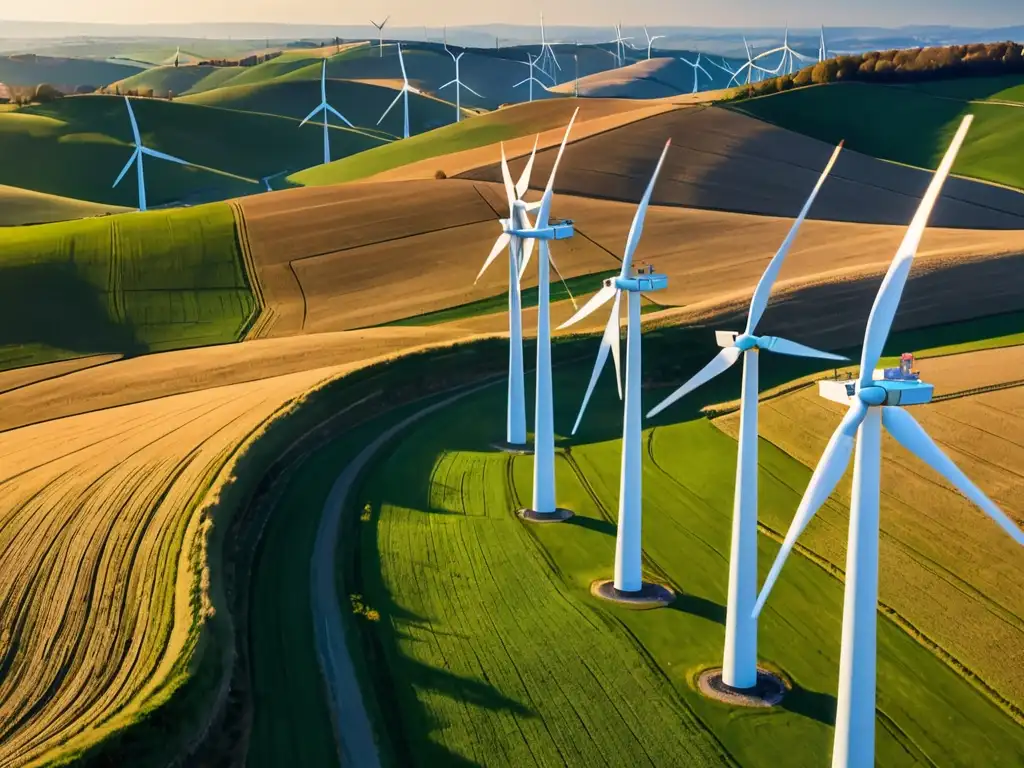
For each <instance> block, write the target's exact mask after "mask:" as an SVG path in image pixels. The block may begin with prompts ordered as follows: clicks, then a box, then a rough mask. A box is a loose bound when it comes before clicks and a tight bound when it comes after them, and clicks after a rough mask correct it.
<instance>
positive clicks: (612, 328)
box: [572, 289, 622, 435]
mask: <svg viewBox="0 0 1024 768" xmlns="http://www.w3.org/2000/svg"><path fill="white" fill-rule="evenodd" d="M612 290H613V291H614V289H612ZM615 294H616V295H615V303H614V304H612V313H611V316H610V317H609V318H608V323H607V324H606V325H605V327H604V335H603V336H602V337H601V346H600V347H598V350H597V360H596V361H594V372H593V373H591V374H590V383H589V384H587V393H586V394H585V395H584V396H583V402H582V403H581V404H580V412H579V414H578V415H577V416H576V423H575V424H573V427H572V434H574V435H575V434H576V431H577V430H578V429H579V428H580V422H581V421H583V414H584V412H585V411H586V410H587V404H588V403H589V402H590V396H591V395H592V394H594V387H595V386H597V379H598V377H599V376H600V375H601V369H603V368H604V364H605V363H606V362H608V354H609V353H611V354H612V355H613V356H614V358H615V379H616V381H617V382H620V383H619V397H620V398H621V397H622V384H621V378H622V377H621V376H620V374H619V349H618V347H619V298H620V296H621V294H620V293H619V292H618V291H615Z"/></svg>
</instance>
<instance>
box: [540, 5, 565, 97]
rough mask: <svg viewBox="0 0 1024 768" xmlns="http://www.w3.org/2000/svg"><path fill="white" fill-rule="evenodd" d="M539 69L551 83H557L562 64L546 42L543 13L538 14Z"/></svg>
mask: <svg viewBox="0 0 1024 768" xmlns="http://www.w3.org/2000/svg"><path fill="white" fill-rule="evenodd" d="M538 61H540V66H539V67H538V69H540V71H541V72H543V73H544V74H545V75H547V76H548V79H549V80H551V84H552V85H558V72H560V71H561V69H562V65H561V64H559V63H558V57H557V56H555V51H554V49H553V48H552V47H551V44H550V43H548V38H547V33H546V32H545V30H544V14H543V13H542V14H541V15H540V56H539V57H538Z"/></svg>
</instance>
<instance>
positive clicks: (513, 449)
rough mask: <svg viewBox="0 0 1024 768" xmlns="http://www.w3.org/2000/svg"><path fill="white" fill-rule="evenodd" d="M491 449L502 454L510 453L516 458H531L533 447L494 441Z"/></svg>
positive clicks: (505, 441) (527, 444)
mask: <svg viewBox="0 0 1024 768" xmlns="http://www.w3.org/2000/svg"><path fill="white" fill-rule="evenodd" d="M491 448H493V449H494V450H496V451H501V452H503V453H511V454H514V455H516V456H532V455H533V445H532V444H531V443H518V444H517V443H510V442H508V441H507V440H495V441H494V442H493V443H491Z"/></svg>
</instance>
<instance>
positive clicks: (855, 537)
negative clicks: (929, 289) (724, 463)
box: [754, 116, 1024, 768]
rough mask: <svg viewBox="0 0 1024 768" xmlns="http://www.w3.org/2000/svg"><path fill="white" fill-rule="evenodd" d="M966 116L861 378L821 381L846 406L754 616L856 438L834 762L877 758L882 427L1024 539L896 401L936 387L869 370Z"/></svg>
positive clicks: (873, 318)
mask: <svg viewBox="0 0 1024 768" xmlns="http://www.w3.org/2000/svg"><path fill="white" fill-rule="evenodd" d="M971 120H972V117H971V116H967V117H965V118H964V120H963V122H962V123H961V124H960V129H959V130H958V131H957V133H956V136H955V137H954V138H953V143H952V144H951V145H950V147H949V150H948V151H947V152H946V156H945V158H944V159H943V161H942V164H941V165H940V166H939V169H938V171H936V173H935V176H934V178H933V179H932V181H931V184H930V185H929V186H928V191H927V192H926V193H925V196H924V198H923V199H922V201H921V204H920V207H919V208H918V209H917V213H916V214H915V216H914V219H913V221H912V222H911V223H910V227H909V229H908V230H907V233H906V235H905V236H904V238H903V242H902V244H901V245H900V247H899V250H898V251H897V252H896V256H895V258H894V259H893V261H892V264H890V265H889V270H888V272H887V273H886V275H885V278H884V279H883V280H882V285H881V287H880V288H879V289H878V295H877V296H875V302H874V304H873V305H872V307H871V314H870V315H869V316H868V323H867V329H866V331H865V334H864V347H863V350H862V352H861V359H860V377H859V379H858V380H857V382H856V383H853V382H850V383H847V382H845V381H826V382H821V383H820V384H819V387H820V394H821V395H822V396H824V397H827V398H828V399H831V400H835V401H837V402H842V403H843V404H844V405H848V406H849V410H848V411H847V412H846V415H845V416H844V417H843V420H842V422H841V423H840V424H839V427H838V429H836V431H835V432H834V433H833V435H832V438H831V440H829V442H828V445H827V446H826V447H825V451H824V453H823V454H822V456H821V459H820V460H819V461H818V466H817V467H815V469H814V473H813V474H812V475H811V481H810V483H808V485H807V490H806V492H805V493H804V496H803V498H802V499H801V501H800V506H799V507H798V508H797V511H796V515H795V516H794V517H793V522H792V524H791V525H790V527H789V531H788V532H787V533H786V538H785V541H784V542H783V544H782V548H781V549H780V551H779V555H778V558H777V559H776V560H775V563H774V564H773V565H772V569H771V571H770V572H769V574H768V578H767V579H766V580H765V584H764V587H763V588H762V590H761V595H760V597H759V598H758V600H757V604H756V606H755V607H754V614H755V615H757V614H758V613H759V612H760V611H761V609H762V608H763V606H764V603H765V600H766V599H767V598H768V595H769V593H770V592H771V589H772V586H773V585H774V584H775V581H776V579H777V578H778V576H779V572H780V571H781V569H782V566H783V564H784V563H785V562H786V557H787V556H788V555H789V553H790V552H791V551H792V549H793V546H794V545H795V544H796V540H797V537H798V536H799V535H800V534H801V533H802V532H803V530H804V529H805V528H806V527H807V524H808V523H809V522H810V520H811V518H812V517H813V516H814V514H815V512H817V511H818V509H819V508H820V507H821V505H822V504H824V502H825V500H826V499H827V498H828V497H829V495H830V494H831V493H832V490H833V489H834V488H835V487H836V485H837V484H838V482H839V480H840V478H841V477H842V476H843V475H844V474H845V472H846V468H847V466H848V465H849V463H850V456H851V454H852V453H853V449H854V440H855V438H856V446H857V452H856V457H855V458H854V465H853V494H852V499H851V504H850V529H849V540H848V543H847V551H846V585H845V591H844V597H843V638H842V646H841V651H840V657H839V694H838V704H837V708H836V730H835V738H834V742H833V746H832V765H833V768H868V767H870V766H874V764H875V679H876V673H875V661H876V654H877V642H876V630H877V623H878V614H877V610H878V537H879V532H878V526H879V515H878V507H879V494H880V476H881V465H882V444H881V443H882V427H883V426H884V427H885V428H886V430H887V431H888V432H889V434H891V435H892V436H893V437H894V438H895V439H896V442H898V443H899V444H900V445H902V446H903V447H904V448H905V449H907V450H908V451H910V452H911V453H913V454H914V455H916V456H917V457H918V458H919V459H921V460H922V461H924V462H925V464H928V465H929V466H930V467H931V468H932V469H933V470H935V471H936V472H938V474H940V475H941V476H942V477H943V478H945V479H946V480H947V481H948V482H949V483H950V484H951V485H953V487H955V488H956V489H957V490H959V491H960V493H962V494H963V495H964V496H966V497H967V498H968V499H970V500H971V501H973V502H974V503H975V504H977V505H978V506H979V507H981V509H982V510H983V511H984V512H985V513H986V514H987V515H988V516H989V517H991V518H992V519H993V520H994V521H995V522H996V523H997V524H998V525H999V526H1000V527H1001V528H1003V530H1005V531H1006V532H1007V533H1008V534H1009V535H1010V536H1011V537H1012V538H1013V539H1014V540H1015V541H1016V542H1017V543H1018V544H1021V545H1024V532H1022V531H1021V530H1020V529H1019V528H1018V527H1017V526H1016V525H1015V524H1014V522H1013V521H1012V520H1010V518H1009V517H1007V516H1006V515H1005V514H1004V513H1003V512H1002V511H1001V510H1000V509H999V508H998V507H996V505H995V504H993V503H992V501H991V500H990V499H989V498H988V497H987V496H986V495H985V494H984V493H983V492H982V491H981V490H980V489H979V488H978V487H977V486H976V485H975V484H974V483H973V482H972V481H971V480H970V479H969V478H968V477H967V476H966V475H965V474H964V473H963V472H962V471H961V470H960V469H959V468H958V467H957V466H956V465H955V464H954V463H953V462H952V461H951V460H950V459H949V457H948V456H946V454H945V453H943V452H942V450H941V449H940V448H939V447H938V446H937V445H936V444H935V443H934V442H933V441H932V439H931V438H930V437H929V436H928V434H927V433H926V432H925V431H924V429H922V428H921V426H920V424H918V423H917V421H916V420H915V419H914V417H913V416H911V415H910V413H909V412H908V411H906V410H904V409H903V408H901V407H900V406H903V405H918V404H923V403H927V402H929V401H930V400H931V398H932V385H931V384H927V383H924V382H922V381H920V380H918V379H916V378H914V377H909V378H901V379H896V380H893V379H888V378H885V377H884V376H882V377H880V378H876V377H877V376H879V374H880V373H882V372H880V371H875V366H876V365H877V364H878V360H879V358H880V357H881V354H882V348H883V347H884V346H885V342H886V339H887V338H888V335H889V330H890V327H891V326H892V320H893V317H894V316H895V314H896V309H897V307H898V306H899V301H900V296H901V294H902V293H903V288H904V286H905V285H906V282H907V276H908V274H909V273H910V268H911V265H912V263H913V260H914V255H915V253H916V252H917V248H918V245H919V244H920V242H921V237H922V235H923V234H924V230H925V227H926V226H927V224H928V218H929V215H930V214H931V211H932V208H933V207H934V206H935V203H936V201H937V200H938V197H939V193H940V192H941V190H942V185H943V183H944V182H945V180H946V177H947V176H948V175H949V172H950V169H951V168H952V166H953V161H954V160H955V159H956V155H957V152H958V151H959V149H960V146H961V145H962V144H963V141H964V138H965V137H966V135H967V130H968V129H969V128H970V124H971Z"/></svg>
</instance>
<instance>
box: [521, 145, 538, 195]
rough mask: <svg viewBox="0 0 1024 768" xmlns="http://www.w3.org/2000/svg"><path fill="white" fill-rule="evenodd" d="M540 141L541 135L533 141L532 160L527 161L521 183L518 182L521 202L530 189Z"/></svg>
mask: <svg viewBox="0 0 1024 768" xmlns="http://www.w3.org/2000/svg"><path fill="white" fill-rule="evenodd" d="M539 141H540V134H538V135H537V137H536V138H535V139H534V140H533V149H532V150H531V151H530V159H529V160H527V161H526V166H525V167H524V168H523V172H522V173H521V174H519V181H517V182H516V199H517V200H519V199H521V198H522V196H523V195H525V194H526V190H528V189H529V188H530V174H531V173H533V161H534V159H535V158H536V157H537V143H538V142H539Z"/></svg>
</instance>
